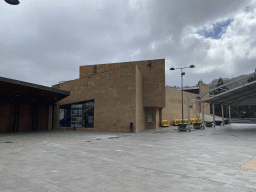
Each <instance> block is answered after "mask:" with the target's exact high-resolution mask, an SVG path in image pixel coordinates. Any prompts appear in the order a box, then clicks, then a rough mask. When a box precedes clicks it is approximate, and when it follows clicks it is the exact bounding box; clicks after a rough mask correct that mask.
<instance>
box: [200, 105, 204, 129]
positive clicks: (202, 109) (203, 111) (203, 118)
mask: <svg viewBox="0 0 256 192" xmlns="http://www.w3.org/2000/svg"><path fill="white" fill-rule="evenodd" d="M201 103H202V124H203V129H205V124H204V102H201Z"/></svg>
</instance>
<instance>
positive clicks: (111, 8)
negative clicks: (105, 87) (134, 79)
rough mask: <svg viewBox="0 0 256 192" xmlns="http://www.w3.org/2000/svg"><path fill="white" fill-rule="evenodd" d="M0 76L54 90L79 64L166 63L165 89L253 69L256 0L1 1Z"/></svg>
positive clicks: (75, 73) (255, 64)
mask: <svg viewBox="0 0 256 192" xmlns="http://www.w3.org/2000/svg"><path fill="white" fill-rule="evenodd" d="M0 22H1V24H0V43H1V47H0V58H1V60H0V76H2V77H6V78H11V79H17V80H21V81H27V82H31V83H36V84H41V85H45V86H52V85H54V84H57V83H58V82H60V81H66V80H72V79H77V78H78V77H79V66H80V65H93V64H105V63H113V62H127V61H138V60H150V59H162V58H165V61H166V85H169V86H174V85H176V86H180V71H179V70H176V71H170V70H169V69H170V67H186V66H190V65H195V66H196V68H194V69H185V72H186V75H185V76H184V86H185V85H190V86H192V85H196V84H197V82H198V81H199V80H200V79H202V80H203V82H205V83H210V82H211V81H212V80H213V79H216V78H219V77H224V78H230V77H235V76H238V75H242V74H247V73H252V72H254V70H255V68H256V0H242V1H241V0H97V1H95V0H37V1H32V0H20V4H19V5H9V4H7V3H5V2H4V0H0Z"/></svg>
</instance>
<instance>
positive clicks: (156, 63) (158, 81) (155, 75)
mask: <svg viewBox="0 0 256 192" xmlns="http://www.w3.org/2000/svg"><path fill="white" fill-rule="evenodd" d="M130 64H132V65H137V66H138V68H139V70H140V72H141V74H142V77H143V98H144V100H143V103H144V107H158V108H163V107H165V59H157V60H146V61H133V62H124V63H114V64H102V65H83V66H80V78H81V77H88V76H90V75H95V74H98V73H103V72H106V71H111V70H113V69H116V68H120V67H122V66H126V65H130Z"/></svg>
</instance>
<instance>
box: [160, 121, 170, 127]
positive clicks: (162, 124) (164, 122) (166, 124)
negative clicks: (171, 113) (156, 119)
mask: <svg viewBox="0 0 256 192" xmlns="http://www.w3.org/2000/svg"><path fill="white" fill-rule="evenodd" d="M161 127H169V121H168V120H162V121H161Z"/></svg>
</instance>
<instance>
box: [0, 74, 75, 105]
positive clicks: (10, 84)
mask: <svg viewBox="0 0 256 192" xmlns="http://www.w3.org/2000/svg"><path fill="white" fill-rule="evenodd" d="M69 94H70V93H69V92H68V91H63V90H60V89H56V88H52V87H46V86H42V85H37V84H33V83H27V82H24V81H18V80H14V79H8V78H4V77H0V99H1V102H6V101H10V100H11V101H15V100H23V101H36V100H40V101H41V102H43V101H45V102H47V103H55V102H57V101H59V100H61V99H64V98H65V97H67V96H69Z"/></svg>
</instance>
